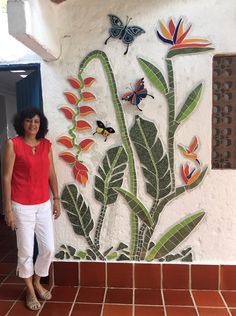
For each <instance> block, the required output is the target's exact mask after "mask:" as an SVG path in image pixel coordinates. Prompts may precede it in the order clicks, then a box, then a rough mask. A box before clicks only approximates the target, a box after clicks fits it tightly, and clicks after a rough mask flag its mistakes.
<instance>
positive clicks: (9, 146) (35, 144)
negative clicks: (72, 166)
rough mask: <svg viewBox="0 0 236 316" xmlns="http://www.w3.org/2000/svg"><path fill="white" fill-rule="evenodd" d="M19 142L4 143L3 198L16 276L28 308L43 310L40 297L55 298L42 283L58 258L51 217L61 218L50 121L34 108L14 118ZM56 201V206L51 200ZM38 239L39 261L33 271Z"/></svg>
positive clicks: (13, 140) (14, 140)
mask: <svg viewBox="0 0 236 316" xmlns="http://www.w3.org/2000/svg"><path fill="white" fill-rule="evenodd" d="M14 128H15V130H16V132H17V134H18V136H16V137H14V138H12V139H9V140H8V141H7V143H6V149H5V154H4V168H3V197H4V210H5V220H6V223H7V225H8V226H10V227H11V229H12V230H16V237H17V248H18V264H17V271H18V275H19V277H21V278H24V281H25V284H26V288H27V292H26V305H27V307H28V308H29V309H31V310H38V309H40V307H41V306H40V303H39V301H38V299H37V296H38V297H40V298H41V299H45V300H50V299H51V293H50V292H49V291H47V290H46V289H45V288H44V287H43V286H42V285H41V284H40V278H41V277H45V276H47V275H48V271H49V266H50V263H51V260H52V258H53V255H54V238H53V215H54V218H58V217H59V216H60V203H59V197H58V184H57V177H56V173H55V169H54V164H53V156H52V149H51V143H50V141H49V140H47V139H46V138H45V135H46V133H47V132H48V121H47V118H46V117H45V116H44V114H43V113H42V112H41V111H39V110H37V109H35V108H30V109H26V110H23V111H22V112H21V113H19V114H17V115H16V116H15V118H14ZM49 188H50V189H51V192H52V195H53V206H52V207H51V203H50V199H49V197H50V196H49ZM34 235H36V239H37V243H38V256H37V259H36V262H35V265H33V249H34Z"/></svg>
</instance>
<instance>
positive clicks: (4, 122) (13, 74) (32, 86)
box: [0, 63, 46, 283]
mask: <svg viewBox="0 0 236 316" xmlns="http://www.w3.org/2000/svg"><path fill="white" fill-rule="evenodd" d="M29 107H36V108H38V109H41V110H43V98H42V85H41V74H40V64H38V63H32V64H5V65H0V228H1V229H0V268H1V264H3V265H4V266H5V265H6V264H7V265H10V266H11V267H13V266H14V264H15V267H16V261H17V249H16V242H15V234H14V232H12V231H11V230H10V229H9V228H7V227H6V225H5V223H4V210H3V199H2V183H1V174H2V161H3V150H4V144H5V142H6V140H7V139H8V138H10V137H14V136H15V131H14V128H13V126H12V119H13V117H14V115H15V114H16V113H17V112H19V111H21V110H22V109H24V108H29ZM37 253H38V249H37V242H36V239H35V249H34V259H35V258H36V256H37ZM44 281H46V280H44ZM44 283H45V282H44Z"/></svg>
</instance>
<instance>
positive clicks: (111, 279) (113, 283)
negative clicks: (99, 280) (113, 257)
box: [107, 262, 133, 288]
mask: <svg viewBox="0 0 236 316" xmlns="http://www.w3.org/2000/svg"><path fill="white" fill-rule="evenodd" d="M107 286H108V287H122V288H124V287H128V288H132V287H133V264H130V263H127V264H124V263H113V262H111V263H107Z"/></svg>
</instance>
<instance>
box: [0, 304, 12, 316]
mask: <svg viewBox="0 0 236 316" xmlns="http://www.w3.org/2000/svg"><path fill="white" fill-rule="evenodd" d="M14 303H15V301H9V302H2V301H0V315H6V313H7V312H8V311H9V309H10V308H11V307H12V305H13V304H14Z"/></svg>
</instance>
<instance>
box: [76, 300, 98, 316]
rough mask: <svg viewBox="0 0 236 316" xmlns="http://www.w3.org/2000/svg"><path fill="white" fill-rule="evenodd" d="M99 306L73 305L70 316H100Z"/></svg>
mask: <svg viewBox="0 0 236 316" xmlns="http://www.w3.org/2000/svg"><path fill="white" fill-rule="evenodd" d="M101 310H102V305H101V304H78V303H77V304H75V305H74V307H73V311H72V314H71V316H100V314H101Z"/></svg>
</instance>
